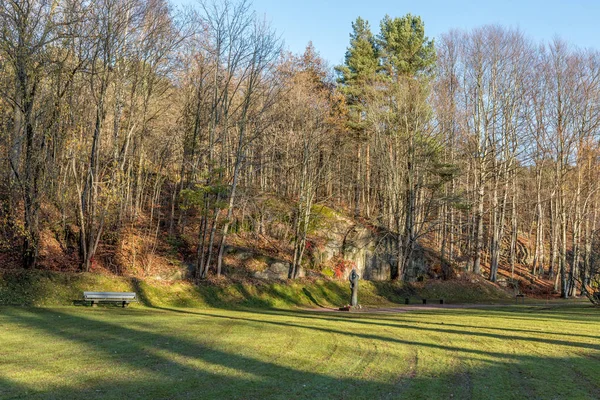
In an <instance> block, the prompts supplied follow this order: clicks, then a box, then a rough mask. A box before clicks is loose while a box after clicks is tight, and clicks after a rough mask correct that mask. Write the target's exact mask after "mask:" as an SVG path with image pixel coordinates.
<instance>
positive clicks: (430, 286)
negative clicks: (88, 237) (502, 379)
mask: <svg viewBox="0 0 600 400" xmlns="http://www.w3.org/2000/svg"><path fill="white" fill-rule="evenodd" d="M359 287H360V294H359V300H360V302H361V303H362V304H367V305H369V306H390V305H394V304H397V303H401V304H404V298H405V297H407V296H408V297H411V298H412V301H413V302H420V298H421V297H425V298H429V299H436V298H444V299H445V300H446V302H448V303H478V302H484V303H489V302H490V301H493V302H502V301H514V300H513V297H511V296H510V295H509V294H508V293H506V292H504V291H502V290H500V289H498V288H497V287H495V286H493V285H491V284H489V283H485V282H484V283H480V284H471V283H469V282H463V281H454V282H453V281H447V282H438V281H431V282H427V284H422V283H420V284H418V285H417V286H415V287H409V286H405V285H403V284H401V283H390V282H368V281H361V282H360V284H359ZM84 291H134V292H136V293H137V294H138V296H139V298H140V300H141V302H142V304H144V305H146V306H160V307H194V308H209V307H219V308H235V307H253V308H295V307H330V306H334V307H339V306H341V305H344V304H347V303H348V302H349V301H350V299H349V289H348V282H346V281H337V280H318V281H307V280H304V281H294V282H264V283H259V284H249V283H232V282H228V281H224V282H223V283H221V284H211V283H206V282H205V283H202V284H201V285H200V286H199V287H198V286H195V285H192V284H190V283H188V282H185V281H175V282H170V283H167V282H160V281H153V280H141V279H136V278H124V277H115V276H104V275H98V274H91V273H60V272H50V271H36V270H33V271H13V272H11V271H5V272H1V271H0V305H26V306H65V305H72V304H73V302H74V301H75V300H78V299H81V298H82V296H83V292H84Z"/></svg>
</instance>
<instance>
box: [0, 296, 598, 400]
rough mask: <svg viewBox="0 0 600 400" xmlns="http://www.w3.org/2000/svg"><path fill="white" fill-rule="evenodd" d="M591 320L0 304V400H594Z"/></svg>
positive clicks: (508, 313)
mask: <svg viewBox="0 0 600 400" xmlns="http://www.w3.org/2000/svg"><path fill="white" fill-rule="evenodd" d="M598 326H600V314H599V313H598V310H597V309H592V308H590V307H589V306H583V305H579V306H576V307H562V308H555V309H548V308H546V309H544V308H534V307H512V308H506V307H505V308H502V309H497V310H468V309H453V310H431V311H422V312H412V313H404V314H394V315H392V314H377V315H375V314H331V313H323V312H307V311H282V310H270V311H269V310H263V311H260V310H255V311H248V310H246V311H244V310H222V309H221V310H216V309H208V310H199V309H195V310H191V309H166V308H162V309H150V308H142V307H138V308H132V309H126V310H123V309H119V308H115V307H100V308H98V309H91V308H84V307H62V308H47V309H44V308H22V307H17V308H15V307H0V343H2V346H1V347H0V360H2V362H0V399H9V398H32V399H42V398H43V399H47V398H57V399H62V398H65V399H86V400H88V399H122V398H130V399H138V398H139V399H147V398H154V399H166V398H169V399H178V398H188V399H198V398H204V399H212V398H214V399H233V398H243V399H263V398H273V399H289V398H303V399H304V398H306V399H316V398H320V399H322V398H332V399H380V398H390V399H392V398H393V399H397V398H407V399H443V398H446V399H450V398H455V399H519V400H521V399H534V398H541V399H566V398H569V399H597V398H600V362H599V360H600V340H599V339H598Z"/></svg>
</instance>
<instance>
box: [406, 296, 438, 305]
mask: <svg viewBox="0 0 600 400" xmlns="http://www.w3.org/2000/svg"><path fill="white" fill-rule="evenodd" d="M422 300H423V304H427V299H422ZM429 300H432V299H429ZM433 301H435V302H439V303H440V304H444V299H435V300H433ZM404 304H410V299H409V298H408V297H406V298H405V299H404Z"/></svg>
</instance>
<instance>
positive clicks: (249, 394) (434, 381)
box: [0, 309, 600, 399]
mask: <svg viewBox="0 0 600 400" xmlns="http://www.w3.org/2000/svg"><path fill="white" fill-rule="evenodd" d="M173 311H174V312H177V313H182V314H185V315H187V317H188V318H192V320H190V322H194V325H192V326H197V327H198V332H199V334H200V335H201V333H202V326H203V324H214V323H219V324H224V325H225V326H224V328H226V330H225V332H224V333H223V334H224V335H226V332H227V331H228V330H229V329H237V328H241V327H242V326H243V325H245V324H248V323H251V324H253V326H254V325H255V326H257V327H258V328H260V329H263V330H268V329H269V326H273V325H277V326H280V327H284V328H286V330H287V329H291V330H298V329H301V330H309V331H311V332H323V333H327V334H332V335H336V337H338V338H339V339H340V340H342V341H343V342H346V339H345V338H348V343H351V341H350V340H352V341H355V340H357V339H363V340H364V341H372V342H375V343H388V344H389V345H400V346H408V347H409V348H411V349H414V351H415V352H417V351H420V349H424V348H430V349H435V350H439V351H444V352H450V353H452V354H455V357H456V359H457V360H468V359H469V357H472V356H475V357H477V356H482V355H483V356H486V360H488V361H485V363H484V364H483V365H482V366H481V367H480V368H477V369H473V370H459V371H452V372H444V373H442V374H440V375H438V376H432V375H420V374H418V373H417V367H418V366H417V361H411V362H413V363H414V365H412V366H411V368H412V367H414V370H413V371H414V372H412V373H411V372H410V371H409V370H400V371H398V375H397V378H394V379H391V380H390V379H387V378H388V377H382V378H386V379H378V380H374V379H373V380H367V379H361V378H349V377H337V376H330V375H326V374H324V373H317V372H312V371H307V370H302V369H299V368H292V367H290V366H285V365H280V364H277V363H276V362H267V361H264V360H260V359H257V358H255V357H250V356H247V355H242V354H239V353H237V354H236V352H234V351H227V350H226V349H224V348H223V346H217V345H215V344H214V343H212V342H211V341H210V340H208V341H196V340H192V339H190V338H189V337H181V336H177V333H176V332H173V333H165V332H164V331H160V330H158V331H157V330H154V331H149V330H147V329H144V330H141V329H136V328H133V327H127V326H124V325H123V324H120V323H118V321H119V319H121V318H122V319H129V318H131V313H128V312H125V311H119V312H116V311H115V312H113V311H111V314H110V318H111V319H112V321H115V322H106V321H102V320H99V319H98V317H96V316H90V317H87V316H86V317H83V316H80V315H73V314H72V313H69V312H61V311H56V310H48V309H41V310H29V309H7V310H5V313H4V316H3V318H4V319H5V320H6V321H7V322H8V323H10V324H15V325H17V326H19V327H20V329H23V328H28V329H33V330H36V331H38V332H42V333H44V334H47V335H48V337H49V340H52V339H53V338H54V339H60V340H66V341H70V342H72V343H73V345H74V346H83V347H84V348H86V349H89V350H90V351H91V353H90V355H88V356H86V357H84V359H87V360H89V361H94V358H101V359H102V362H103V363H104V365H105V368H114V367H115V366H118V367H120V368H119V370H121V371H122V370H124V371H125V372H124V373H123V374H124V375H123V376H115V377H106V376H104V377H101V378H94V376H93V375H92V376H90V375H89V374H88V375H84V374H81V375H80V376H79V378H78V376H77V374H78V373H79V372H78V371H79V370H80V369H83V370H86V371H87V365H76V366H74V367H73V371H72V373H73V374H75V375H74V379H71V380H70V381H69V382H71V383H72V385H71V386H69V385H62V386H61V385H60V384H58V385H54V386H53V385H50V387H49V388H44V389H39V388H36V386H35V385H34V381H35V377H33V378H32V380H31V381H30V382H27V384H23V383H18V382H16V381H15V380H11V379H9V378H7V377H6V376H7V371H4V372H3V370H2V368H1V367H0V386H1V388H0V398H15V397H27V398H59V399H63V398H64V399H67V398H68V399H79V398H82V399H84V398H85V399H99V398H102V399H112V398H114V399H122V398H140V399H141V398H144V399H146V398H159V399H161V398H165V399H166V398H169V399H175V398H209V399H210V398H214V399H225V398H227V399H229V398H231V399H234V398H240V399H242V398H243V399H263V398H273V399H288V398H309V399H313V398H324V399H329V398H330V399H378V398H411V399H412V398H415V399H419V398H422V399H430V398H448V397H450V395H451V394H452V395H453V397H454V398H460V399H462V398H475V399H476V398H494V396H493V395H492V394H494V395H496V394H497V395H498V397H499V398H500V397H502V398H509V399H510V398H515V399H517V398H520V399H522V398H535V397H538V398H544V396H545V394H546V391H547V393H552V394H553V395H554V396H556V395H558V396H559V397H561V396H560V394H561V393H562V394H563V395H571V396H575V397H579V398H586V397H587V398H594V397H593V396H595V395H600V390H599V389H598V387H599V386H598V384H599V383H600V382H597V381H594V380H593V378H590V377H589V376H588V377H585V376H583V375H582V376H581V377H579V378H578V377H577V376H578V375H580V372H581V371H576V370H574V369H573V368H572V367H573V366H574V365H577V362H578V361H577V360H576V359H575V358H569V357H565V358H561V359H556V358H547V357H540V356H525V355H516V354H514V353H510V352H488V351H480V350H474V349H465V348H460V347H457V346H451V345H447V344H443V343H430V342H420V341H416V340H407V339H401V338H397V337H393V336H383V335H378V334H373V333H359V332H358V333H357V332H355V331H354V332H350V331H345V330H340V329H333V328H325V327H322V326H313V325H306V324H298V323H295V322H290V321H281V320H270V319H267V318H265V317H269V316H270V317H271V318H273V317H276V316H273V315H272V314H269V315H265V316H262V317H261V313H254V316H253V317H249V316H248V317H240V316H239V315H240V314H242V315H248V314H244V312H242V311H236V312H234V313H231V315H223V313H203V312H188V311H182V310H173ZM140 312H144V311H142V310H140ZM145 312H147V311H145ZM157 312H160V313H164V314H165V315H167V316H168V315H169V312H167V311H157ZM104 315H106V314H100V315H99V317H104ZM173 316H175V315H173ZM219 321H221V322H219ZM223 321H226V322H223ZM353 322H355V321H353ZM188 333H189V332H188ZM442 333H443V331H442ZM292 337H294V334H293V333H292ZM204 339H211V338H203V340H204ZM212 339H215V340H218V339H220V338H212ZM282 350H284V349H282ZM378 354H379V353H374V354H373V355H371V358H374V359H375V360H376V358H377V356H378ZM478 359H480V358H479V357H478ZM490 359H491V360H490ZM34 361H35V360H32V362H34ZM66 361H67V360H65V362H66ZM375 365H376V363H375ZM540 365H544V368H548V369H549V371H551V370H552V369H553V368H557V367H560V368H561V369H562V368H564V369H565V370H564V372H563V373H564V374H566V375H568V376H567V378H569V379H572V380H573V382H571V383H569V382H570V381H568V380H567V381H565V382H560V383H559V382H554V381H548V382H547V384H545V385H541V386H532V385H531V384H530V382H529V381H528V380H527V379H528V376H527V374H531V371H537V369H538V367H539V366H540ZM208 366H210V367H211V368H210V370H209V369H208ZM24 367H27V366H24ZM30 367H31V368H32V369H35V368H36V367H37V364H36V365H31V366H30ZM42 367H43V364H42ZM91 367H92V368H99V367H98V365H97V364H93V365H92V366H91ZM368 367H370V368H373V365H369V366H368ZM567 367H569V368H567ZM92 371H93V369H92ZM215 371H217V372H215ZM88 372H89V371H88ZM496 376H500V377H502V378H504V380H503V379H500V380H498V383H497V382H496V381H495V380H493V379H487V377H496ZM538 378H543V377H541V376H540V377H538ZM483 383H485V385H484V384H483ZM536 390H539V391H540V392H536ZM496 391H497V392H496ZM542 391H543V392H542ZM486 394H487V395H486Z"/></svg>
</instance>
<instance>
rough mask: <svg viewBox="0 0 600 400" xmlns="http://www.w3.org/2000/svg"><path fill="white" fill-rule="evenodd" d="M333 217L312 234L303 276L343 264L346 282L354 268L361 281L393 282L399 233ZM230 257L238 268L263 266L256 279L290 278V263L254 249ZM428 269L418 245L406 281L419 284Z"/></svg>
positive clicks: (237, 250) (233, 251) (235, 250)
mask: <svg viewBox="0 0 600 400" xmlns="http://www.w3.org/2000/svg"><path fill="white" fill-rule="evenodd" d="M331 214H332V215H328V216H327V218H322V219H323V220H325V221H324V222H323V221H322V223H320V224H319V226H318V227H316V228H315V229H314V230H313V231H312V232H311V234H310V240H309V243H308V246H307V250H306V252H305V258H304V262H303V265H304V267H306V268H301V269H300V277H303V276H316V275H319V274H318V272H316V271H323V270H324V269H327V268H330V271H329V272H330V273H331V272H332V269H335V265H336V264H337V263H339V262H340V261H342V262H343V264H344V266H345V269H343V271H341V273H342V276H341V278H343V279H347V278H348V275H349V274H350V272H351V270H352V268H356V270H357V272H358V274H359V275H360V277H361V279H366V280H371V281H385V280H388V279H390V277H391V274H392V269H393V268H395V266H396V262H397V261H396V258H397V257H396V241H397V237H396V234H395V233H393V232H389V231H386V230H385V229H382V228H378V227H375V226H372V225H366V224H362V223H358V222H356V221H354V220H352V219H349V218H346V217H343V216H341V215H339V214H333V213H331ZM268 233H270V232H268ZM274 236H275V235H273V236H271V237H274ZM279 240H284V239H283V238H281V239H279ZM288 240H289V238H288ZM228 254H230V255H231V256H233V258H234V259H235V260H237V263H238V265H239V264H240V263H241V264H244V265H250V264H254V265H256V264H261V265H262V267H261V268H260V269H258V270H254V271H253V272H252V275H253V276H254V277H256V278H260V279H267V280H271V279H287V276H288V271H289V267H290V263H289V260H287V261H286V260H284V259H282V258H274V257H267V256H264V255H261V254H259V252H257V251H255V250H252V249H251V247H250V246H248V247H245V248H240V247H237V248H236V247H231V248H230V249H229V250H228ZM428 270H429V263H428V262H427V261H426V257H425V250H424V249H423V248H421V247H420V246H417V250H416V251H415V252H414V253H413V256H412V260H411V262H410V263H409V266H408V270H407V275H406V280H407V281H415V280H417V279H418V278H419V277H420V276H423V275H425V274H427V272H428ZM336 272H340V271H336Z"/></svg>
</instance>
